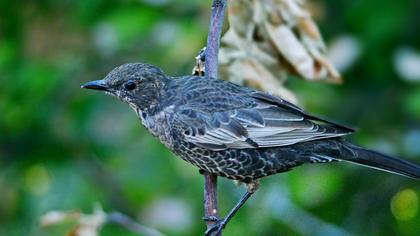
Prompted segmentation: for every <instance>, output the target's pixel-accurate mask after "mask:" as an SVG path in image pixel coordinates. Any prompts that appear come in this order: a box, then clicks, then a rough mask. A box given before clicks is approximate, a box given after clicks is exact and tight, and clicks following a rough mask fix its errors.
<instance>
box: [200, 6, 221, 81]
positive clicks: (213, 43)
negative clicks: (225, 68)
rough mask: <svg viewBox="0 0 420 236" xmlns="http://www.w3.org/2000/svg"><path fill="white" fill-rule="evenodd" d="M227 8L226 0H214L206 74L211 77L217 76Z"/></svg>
mask: <svg viewBox="0 0 420 236" xmlns="http://www.w3.org/2000/svg"><path fill="white" fill-rule="evenodd" d="M225 10H226V0H213V5H212V13H211V19H210V27H209V35H208V38H207V47H206V57H205V59H206V66H205V68H206V75H207V76H208V77H209V78H217V72H218V65H219V63H218V54H219V47H220V36H221V35H222V28H223V20H224V16H225Z"/></svg>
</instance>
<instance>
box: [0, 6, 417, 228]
mask: <svg viewBox="0 0 420 236" xmlns="http://www.w3.org/2000/svg"><path fill="white" fill-rule="evenodd" d="M315 3H316V4H318V7H320V9H321V17H319V18H318V19H317V22H318V24H319V25H320V28H321V31H322V33H323V35H324V38H325V40H326V42H327V43H328V42H331V41H332V40H333V39H334V38H335V37H337V36H339V35H351V36H353V37H355V38H357V39H358V40H360V43H361V47H362V52H361V55H360V57H359V58H358V60H357V61H356V62H355V63H354V64H353V65H352V67H351V68H350V69H349V70H347V71H346V72H344V73H343V76H344V78H345V81H346V83H344V84H343V85H340V86H338V85H330V84H324V83H310V82H306V81H302V80H300V79H298V78H291V79H290V80H289V81H290V82H289V84H288V85H290V88H291V89H292V90H293V91H294V92H295V93H296V94H297V95H298V97H299V99H300V101H301V103H302V104H303V105H304V106H305V108H307V109H308V110H310V111H311V112H312V113H314V114H318V115H321V116H323V117H330V118H332V119H333V120H335V121H341V123H347V124H350V125H352V126H354V127H357V128H358V129H359V130H360V132H359V133H358V134H355V135H353V136H352V137H351V139H352V140H353V141H355V142H357V143H359V144H361V145H364V146H367V147H371V148H375V149H377V150H380V151H383V152H387V153H390V154H394V155H398V156H403V157H404V158H406V159H411V160H412V161H415V162H417V163H420V151H419V147H420V83H419V82H418V81H417V82H409V81H406V80H403V79H402V78H400V77H399V76H398V75H397V74H396V72H395V69H394V66H393V58H394V56H395V52H396V50H397V49H398V48H400V47H404V46H408V47H411V48H415V49H417V50H420V29H419V22H420V14H419V13H418V12H419V9H420V3H419V1H414V0H413V1H380V0H370V1H362V0H354V1H345V0H339V1H316V2H315ZM210 6H211V3H210V1H209V0H207V1H203V0H194V1H187V0H183V1H171V0H165V1H163V0H160V1H153V0H149V1H129V0H125V1H115V0H108V1H99V0H91V1H85V0H74V1H69V0H64V1H52V0H43V1H1V0H0V235H10V236H14V235H63V234H64V233H65V232H68V231H69V229H71V227H72V224H71V222H69V223H68V224H65V225H60V226H57V227H50V228H46V229H44V228H42V229H41V228H39V226H38V221H39V217H40V216H41V215H42V214H44V213H45V212H48V211H50V210H53V209H54V210H75V209H76V210H77V209H79V210H82V211H84V212H86V213H89V212H91V210H92V207H93V205H94V203H95V202H99V203H100V204H101V205H102V206H103V207H104V209H105V210H106V211H111V210H119V211H122V212H124V213H126V214H128V215H131V216H132V217H134V218H136V219H137V220H138V221H139V222H141V223H142V224H145V225H148V226H151V227H155V228H157V229H159V230H161V231H162V232H164V233H167V234H169V235H199V234H201V233H202V232H203V229H204V223H203V222H202V221H201V217H202V215H203V211H202V208H203V206H202V188H203V180H202V177H201V176H200V175H199V174H198V171H197V170H196V169H195V168H193V167H191V166H189V165H188V164H186V163H184V162H183V161H182V160H181V159H179V158H176V157H175V156H174V155H173V154H171V153H170V152H169V151H168V150H166V149H165V148H164V147H163V145H161V144H160V143H159V142H158V141H157V140H155V139H153V138H152V137H151V136H150V135H148V134H147V133H146V131H145V129H144V128H143V127H141V125H140V123H139V121H138V119H137V117H136V116H135V114H134V113H133V112H132V111H131V109H130V108H129V107H128V106H126V105H124V104H122V103H121V102H119V101H117V100H116V99H114V98H111V97H109V96H105V95H104V94H100V93H94V92H91V91H86V90H82V89H80V84H82V83H83V82H86V81H90V80H95V79H100V78H102V77H104V76H105V75H106V73H107V72H108V71H110V70H111V69H112V68H113V67H115V66H117V65H120V64H122V63H126V62H135V61H144V62H149V63H153V64H156V65H159V66H160V67H162V68H163V69H164V70H165V71H166V72H167V73H168V74H171V75H183V74H188V73H190V72H191V68H192V66H193V63H194V60H193V58H194V56H195V54H196V52H197V51H198V50H199V49H200V48H201V47H202V46H203V45H204V43H205V39H206V36H207V25H208V16H209V11H210ZM322 12H323V13H322ZM219 182H220V185H219V187H220V188H219V189H220V199H219V200H220V203H221V212H222V213H223V214H225V213H226V212H227V210H228V209H230V207H231V206H233V204H234V202H235V201H236V200H237V199H238V198H239V197H240V194H241V193H242V192H243V191H244V188H236V187H235V186H234V184H233V183H232V182H231V181H227V180H224V179H223V180H220V181H219ZM401 191H403V192H402V194H399V193H400V192H401ZM404 193H411V195H410V194H408V195H407V194H404ZM413 193H414V194H413ZM398 194H399V195H398ZM419 194H420V182H416V181H413V180H410V179H406V178H402V177H399V176H395V175H391V174H387V173H382V172H378V171H375V170H371V169H367V168H363V167H358V166H353V165H350V164H346V163H338V164H331V165H306V166H303V167H300V168H296V169H295V170H294V171H292V172H290V173H286V174H282V175H277V176H274V177H270V178H266V179H265V180H263V181H262V187H261V190H260V191H259V192H258V193H257V194H256V195H255V197H254V199H252V200H250V201H249V203H248V204H247V205H246V207H244V209H242V210H241V211H240V213H239V214H238V215H237V217H236V218H235V219H234V220H233V221H232V222H231V224H229V227H228V228H227V229H226V230H225V235H296V234H297V235H340V234H345V233H346V232H347V233H354V234H356V235H418V234H419V232H420V215H419V212H418V211H419V204H420V203H419V199H418V197H419ZM407 196H408V197H407ZM392 199H394V205H397V206H398V207H397V210H395V211H394V213H393V212H392V211H391V202H392ZM165 204H166V205H165ZM159 206H160V207H161V208H163V209H170V207H168V206H171V207H173V208H177V209H179V210H167V211H166V212H165V211H162V210H159V209H158V208H159ZM153 214H154V215H153ZM164 215H165V216H164ZM404 216H405V217H404ZM168 217H169V218H171V217H172V221H171V220H168V219H167V218H168ZM103 235H128V233H127V231H126V230H124V229H121V228H120V227H118V226H106V227H105V228H104V230H103Z"/></svg>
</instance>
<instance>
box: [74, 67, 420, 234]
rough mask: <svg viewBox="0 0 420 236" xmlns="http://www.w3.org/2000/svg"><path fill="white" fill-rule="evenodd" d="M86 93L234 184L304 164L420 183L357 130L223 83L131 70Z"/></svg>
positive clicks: (414, 171)
mask: <svg viewBox="0 0 420 236" xmlns="http://www.w3.org/2000/svg"><path fill="white" fill-rule="evenodd" d="M82 87H84V88H89V89H98V90H104V91H106V92H107V93H109V94H111V95H114V96H116V97H118V98H119V99H120V100H122V101H124V102H126V103H128V104H129V105H130V106H131V107H132V108H133V109H134V110H135V112H136V113H137V115H138V116H139V117H140V119H141V121H142V123H143V124H144V126H145V127H146V128H147V129H148V130H149V132H150V133H151V134H152V135H154V136H156V137H158V138H159V139H160V141H161V142H162V143H163V144H165V145H166V146H167V147H168V148H169V149H171V150H172V151H173V152H174V153H176V154H177V155H178V156H180V157H181V158H182V159H184V160H185V161H187V162H189V163H191V164H193V165H195V166H197V167H198V168H200V169H201V170H204V171H206V172H210V173H214V174H216V175H219V176H223V177H227V178H230V179H235V180H239V181H242V182H245V183H255V181H256V180H257V179H259V178H261V177H264V176H268V175H272V174H276V173H279V172H285V171H289V170H291V169H292V168H293V167H295V166H299V165H302V164H304V163H324V162H331V161H341V160H344V161H349V162H353V163H357V164H361V165H365V166H369V167H372V168H376V169H380V170H385V171H388V172H392V173H396V174H400V175H403V176H408V177H412V178H416V179H419V178H420V168H419V167H418V166H416V165H414V164H411V163H409V162H406V161H403V160H399V159H396V158H393V157H389V156H386V155H383V154H380V153H377V152H374V151H369V150H366V149H363V148H360V147H357V146H355V145H353V144H351V143H348V142H346V141H344V139H343V138H342V136H345V135H348V134H350V133H352V132H353V130H352V129H349V128H346V127H343V126H341V125H338V124H334V123H331V122H328V121H325V120H322V119H320V118H316V117H314V116H311V115H308V114H307V113H305V112H304V111H303V110H302V109H300V108H299V107H297V106H295V105H293V104H291V103H289V102H287V101H285V100H283V99H281V98H279V97H275V96H272V95H270V94H268V93H265V92H261V91H256V90H253V89H250V88H245V87H241V86H238V85H235V84H233V83H230V82H227V81H224V80H218V79H208V78H203V77H197V76H184V77H178V78H172V77H168V76H166V75H165V74H164V73H163V72H162V71H161V70H160V69H159V68H157V67H155V66H152V65H148V64H143V63H134V64H125V65H122V66H120V67H118V68H116V69H114V70H113V71H112V72H111V73H110V74H109V75H107V76H106V78H105V79H104V80H99V81H93V82H89V83H87V84H85V85H83V86H82ZM248 197H249V196H248ZM246 198H247V197H246ZM245 200H246V199H245ZM233 214H234V212H233ZM233 214H232V215H233ZM232 215H229V216H228V217H231V216H232ZM225 223H227V220H226V222H225ZM223 226H224V225H223Z"/></svg>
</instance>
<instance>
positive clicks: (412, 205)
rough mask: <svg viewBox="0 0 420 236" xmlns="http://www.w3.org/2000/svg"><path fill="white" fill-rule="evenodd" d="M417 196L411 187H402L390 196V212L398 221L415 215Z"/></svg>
mask: <svg viewBox="0 0 420 236" xmlns="http://www.w3.org/2000/svg"><path fill="white" fill-rule="evenodd" d="M418 209H419V198H418V196H417V193H416V192H415V191H414V190H412V189H404V190H402V191H400V192H398V193H397V194H395V195H394V197H392V200H391V212H392V214H393V215H394V217H395V218H396V219H397V220H399V221H406V220H410V219H413V218H414V217H416V216H417V213H418Z"/></svg>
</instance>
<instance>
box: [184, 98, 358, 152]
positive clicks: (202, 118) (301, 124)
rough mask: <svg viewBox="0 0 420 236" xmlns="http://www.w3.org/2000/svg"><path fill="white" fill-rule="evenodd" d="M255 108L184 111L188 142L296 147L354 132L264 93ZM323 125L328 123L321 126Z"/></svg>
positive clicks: (216, 145)
mask: <svg viewBox="0 0 420 236" xmlns="http://www.w3.org/2000/svg"><path fill="white" fill-rule="evenodd" d="M251 97H253V99H254V100H255V103H254V105H253V106H252V107H245V108H237V109H232V110H228V111H220V112H214V113H208V112H200V111H199V110H197V109H193V108H184V109H180V110H179V111H178V112H177V115H178V116H182V117H181V118H182V119H181V120H183V122H184V124H185V126H184V127H187V128H186V129H185V131H184V133H183V135H184V136H185V138H186V140H187V141H189V142H192V143H195V144H196V145H198V146H201V147H205V148H207V149H211V150H223V149H226V148H237V149H243V148H259V147H277V146H286V145H292V144H295V143H300V142H305V141H311V140H316V139H323V138H332V137H338V136H343V135H346V134H349V133H351V132H353V131H352V130H351V129H349V128H346V127H343V126H340V125H336V124H333V123H331V122H328V121H324V120H322V119H319V118H316V117H313V116H310V115H307V114H306V113H304V111H303V110H302V109H300V108H299V107H297V106H295V105H293V104H291V103H289V102H287V101H285V100H282V99H281V98H278V97H274V96H272V95H269V94H267V93H263V92H254V93H252V94H251ZM319 122H322V123H326V124H320V123H319Z"/></svg>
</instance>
